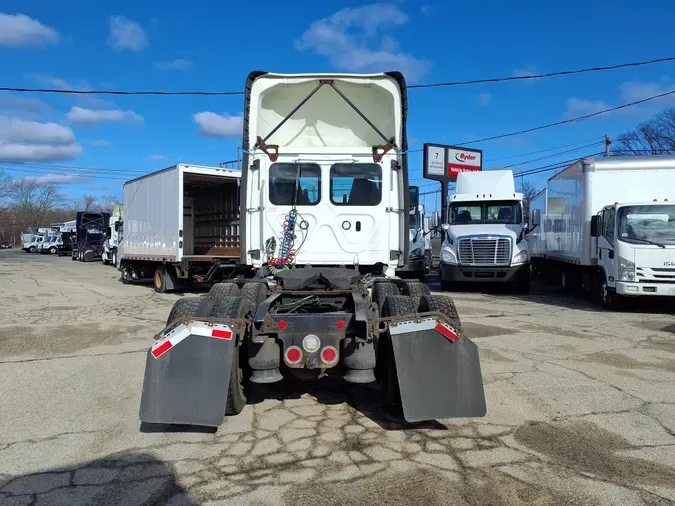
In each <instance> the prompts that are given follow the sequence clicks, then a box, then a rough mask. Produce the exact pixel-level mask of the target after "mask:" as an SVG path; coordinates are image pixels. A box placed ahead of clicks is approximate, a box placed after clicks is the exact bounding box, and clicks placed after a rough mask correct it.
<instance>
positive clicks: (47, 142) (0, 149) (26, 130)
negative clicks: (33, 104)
mask: <svg viewBox="0 0 675 506" xmlns="http://www.w3.org/2000/svg"><path fill="white" fill-rule="evenodd" d="M81 153H82V146H80V145H79V144H77V143H76V142H75V134H74V133H73V131H72V130H71V129H70V128H68V127H65V126H63V125H59V124H57V123H41V122H39V121H26V120H23V119H19V118H16V117H8V116H0V162H35V161H40V162H46V161H59V160H73V159H75V158H77V157H78V156H79V155H80V154H81Z"/></svg>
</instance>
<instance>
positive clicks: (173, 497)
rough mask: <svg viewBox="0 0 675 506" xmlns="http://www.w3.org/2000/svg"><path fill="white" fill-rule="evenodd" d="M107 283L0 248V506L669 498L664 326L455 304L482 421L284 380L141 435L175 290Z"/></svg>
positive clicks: (546, 301) (530, 305) (74, 266)
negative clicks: (474, 351) (151, 360)
mask: <svg viewBox="0 0 675 506" xmlns="http://www.w3.org/2000/svg"><path fill="white" fill-rule="evenodd" d="M117 278H118V273H117V272H116V271H115V270H114V269H113V268H112V267H107V266H103V265H102V264H101V263H100V262H99V263H84V264H83V263H79V262H72V261H71V260H70V258H69V257H62V258H55V257H51V256H42V255H29V254H26V253H23V252H22V251H0V427H1V428H2V431H1V433H0V504H2V505H3V506H4V505H15V504H16V505H24V504H25V505H43V504H44V505H47V504H49V505H53V504H64V505H66V504H67V505H69V506H75V505H79V504H87V505H88V504H96V505H105V504H123V505H135V504H170V505H188V504H190V505H191V504H222V505H225V504H227V505H256V506H260V505H268V504H269V505H299V506H303V505H315V504H323V505H343V504H344V505H347V504H350V505H351V504H388V505H399V504H400V505H404V504H405V505H409V504H424V505H425V506H436V505H446V504H457V505H519V504H537V505H548V504H556V505H557V504H577V505H601V504H621V505H639V504H646V505H660V504H673V503H675V315H673V314H672V313H670V314H668V313H665V312H659V311H661V310H659V311H645V310H641V311H625V312H620V313H609V312H604V311H601V310H600V309H599V308H597V307H596V306H594V305H592V304H591V303H588V302H586V301H583V300H579V299H574V298H571V297H568V296H565V295H563V294H560V293H557V292H556V291H555V290H553V289H551V288H548V287H543V286H535V287H534V289H533V292H532V294H530V295H528V296H520V295H509V294H507V293H501V294H500V293H496V294H495V293H493V294H490V293H459V294H452V296H453V298H454V299H455V302H456V304H457V307H458V310H459V313H460V317H461V318H462V322H463V324H464V329H465V331H466V333H467V334H468V336H469V337H470V338H472V339H473V340H474V341H475V342H476V343H477V344H478V346H479V351H480V357H481V362H482V368H483V374H484V379H485V383H486V385H485V388H486V395H487V404H488V414H487V416H486V417H485V418H484V419H476V420H474V419H471V420H438V421H436V422H433V423H424V424H419V425H413V426H411V425H402V424H400V423H398V422H396V421H394V420H391V419H388V418H387V417H386V416H384V415H382V413H381V409H380V400H379V394H378V393H377V392H376V391H374V390H373V389H371V388H367V387H349V388H347V387H343V386H341V385H339V384H333V383H325V384H323V383H318V384H314V383H311V384H302V385H296V384H285V385H281V386H276V387H274V388H270V389H267V390H265V391H263V392H258V393H256V394H255V395H253V397H252V399H250V404H249V405H248V406H247V407H246V408H245V410H244V412H243V413H242V414H241V415H239V416H237V417H231V418H227V419H226V421H225V423H224V424H223V426H222V427H221V428H220V429H219V430H218V431H217V432H216V433H215V434H208V433H176V432H174V433H145V432H141V431H140V430H139V425H140V424H139V421H138V406H139V401H140V394H141V385H142V380H143V370H144V362H145V352H146V350H147V348H148V347H149V346H150V344H151V343H152V340H153V336H154V334H155V333H156V332H158V331H159V330H161V329H162V327H163V324H164V321H165V319H166V317H167V315H168V313H169V310H170V309H171V306H172V304H173V302H174V301H175V300H177V299H178V298H179V297H180V296H181V295H177V294H164V295H160V294H157V293H155V292H154V291H153V290H152V289H151V288H150V287H149V286H126V285H122V284H121V283H119V282H118V280H117ZM435 286H436V285H432V288H433V287H435ZM185 296H190V295H189V294H188V295H185Z"/></svg>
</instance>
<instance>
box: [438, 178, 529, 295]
mask: <svg viewBox="0 0 675 506" xmlns="http://www.w3.org/2000/svg"><path fill="white" fill-rule="evenodd" d="M446 216H447V218H448V222H447V223H444V224H443V225H442V229H443V230H444V232H445V238H444V240H443V243H442V247H441V288H442V289H443V290H450V289H451V288H452V285H453V284H456V283H465V282H466V283H471V282H482V283H484V282H491V283H514V284H516V286H517V287H518V289H519V290H520V291H523V292H527V291H529V286H530V265H529V258H528V248H527V239H526V234H527V232H528V230H527V225H526V224H525V222H524V218H523V196H522V194H521V193H517V192H516V191H515V185H514V181H513V172H511V171H510V170H492V171H486V172H466V173H460V174H459V175H458V176H457V186H456V193H455V194H454V195H453V196H452V198H451V199H450V203H449V205H448V209H447V214H446Z"/></svg>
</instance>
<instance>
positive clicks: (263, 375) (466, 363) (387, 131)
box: [125, 72, 486, 427]
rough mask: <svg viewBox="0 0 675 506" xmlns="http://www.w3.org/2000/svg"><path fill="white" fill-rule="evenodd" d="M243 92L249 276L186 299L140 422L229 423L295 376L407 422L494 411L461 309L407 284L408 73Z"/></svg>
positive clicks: (254, 77)
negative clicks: (359, 397)
mask: <svg viewBox="0 0 675 506" xmlns="http://www.w3.org/2000/svg"><path fill="white" fill-rule="evenodd" d="M245 90H246V92H245V103H244V104H243V105H244V107H243V110H244V111H245V115H244V123H243V140H242V146H243V152H244V153H245V156H244V159H243V173H242V177H241V179H242V189H241V204H240V215H241V225H240V236H241V246H240V248H241V250H240V269H241V271H240V272H242V275H241V276H237V277H235V278H234V279H229V280H224V281H223V282H221V283H217V284H215V285H214V286H213V287H212V288H211V291H210V292H209V293H208V294H207V295H203V296H200V297H184V298H182V299H181V300H179V301H178V302H176V304H175V305H174V307H173V309H172V310H171V313H170V314H169V317H168V319H167V322H166V326H165V328H164V329H163V330H161V331H160V332H159V334H158V335H157V339H156V341H155V343H154V344H153V345H152V346H151V348H150V349H149V350H148V355H147V360H146V368H145V379H144V384H143V393H142V397H141V406H140V419H141V420H142V421H143V422H144V423H151V424H190V425H205V426H216V427H217V426H219V425H220V424H221V423H222V422H223V417H224V415H225V414H228V415H236V414H238V413H240V412H241V411H242V410H243V409H244V408H245V405H246V394H247V391H248V390H247V386H248V385H249V384H252V383H272V382H277V381H281V380H283V378H284V377H289V376H290V377H295V378H300V379H303V380H320V379H321V378H323V377H326V376H330V377H334V378H338V379H340V380H343V381H345V382H346V383H357V384H363V383H377V384H379V386H380V387H381V389H382V393H383V400H384V406H385V409H386V410H388V411H390V412H392V413H399V414H401V415H402V416H403V417H404V418H405V419H406V420H408V421H419V420H432V419H437V418H453V417H481V416H484V415H485V413H486V406H485V395H484V391H483V382H482V375H481V370H480V363H479V357H478V350H477V347H476V345H475V344H474V343H473V342H471V341H470V340H469V339H468V338H467V337H466V336H464V335H463V333H462V330H461V324H460V320H459V316H458V315H457V312H456V310H455V306H454V304H453V302H452V300H451V299H450V298H449V297H446V296H443V295H430V293H429V289H428V288H427V287H426V285H424V284H423V283H420V282H419V281H406V280H403V279H400V278H398V277H396V276H395V272H396V270H397V269H398V268H400V267H402V266H403V265H404V263H405V261H406V260H407V256H408V249H409V235H408V217H409V214H408V211H409V205H408V166H407V156H406V151H407V148H408V146H407V135H406V116H407V95H406V85H405V80H404V78H403V76H402V75H401V74H400V73H398V72H391V73H382V74H368V75H360V74H295V75H281V74H271V73H267V72H253V73H251V74H250V75H249V76H248V79H247V81H246V86H245ZM125 205H126V203H125ZM126 225H128V220H127V223H126ZM126 225H125V226H126ZM130 233H131V232H130V231H129V230H128V229H127V230H126V231H125V234H126V237H125V241H126V238H127V237H129V234H130ZM244 270H246V271H248V272H251V273H254V275H253V276H252V277H246V275H245V274H244V272H243V271H244ZM196 385H199V388H195V386H196Z"/></svg>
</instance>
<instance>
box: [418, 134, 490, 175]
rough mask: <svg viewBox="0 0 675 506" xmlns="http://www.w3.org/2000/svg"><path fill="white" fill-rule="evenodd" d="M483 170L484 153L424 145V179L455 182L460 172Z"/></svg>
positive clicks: (441, 145) (444, 146)
mask: <svg viewBox="0 0 675 506" xmlns="http://www.w3.org/2000/svg"><path fill="white" fill-rule="evenodd" d="M482 168H483V152H482V151H481V150H479V149H468V148H460V147H457V146H446V145H443V144H429V143H427V144H425V145H424V177H425V178H427V179H434V180H436V181H442V182H454V181H456V180H457V175H458V174H459V173H460V172H470V171H479V170H481V169H482Z"/></svg>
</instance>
